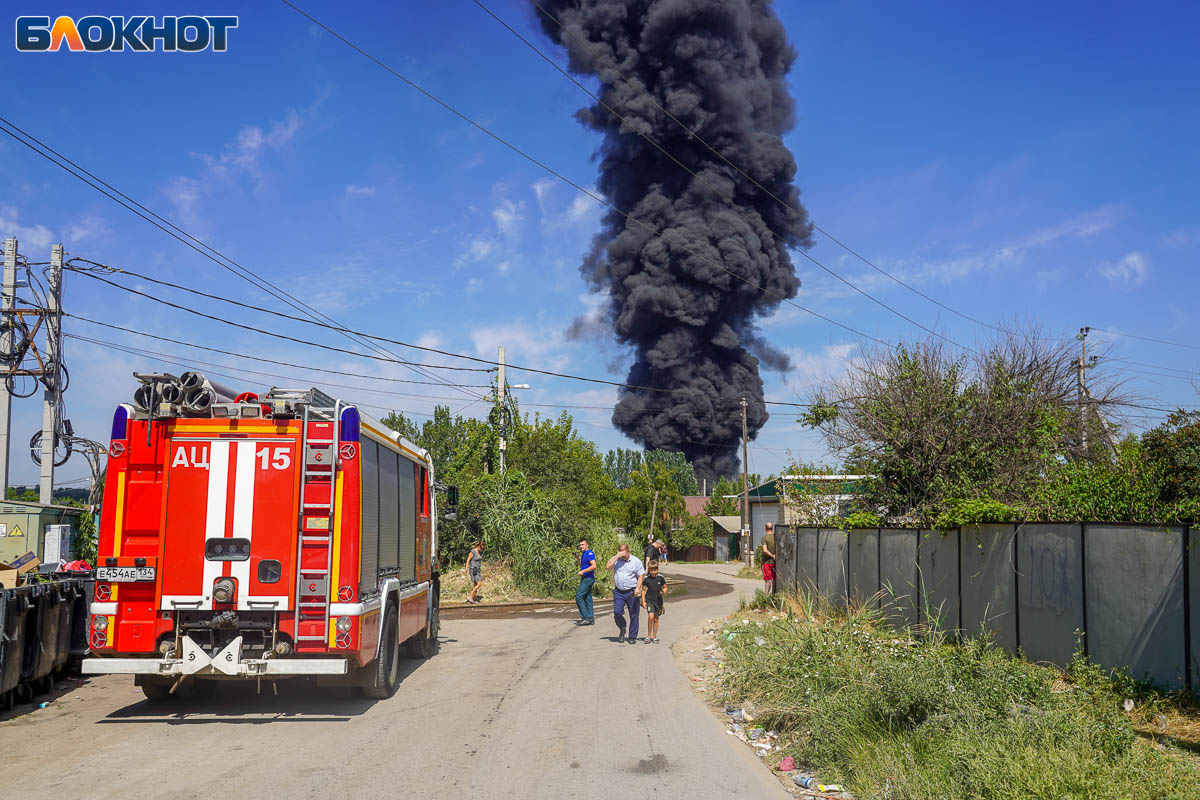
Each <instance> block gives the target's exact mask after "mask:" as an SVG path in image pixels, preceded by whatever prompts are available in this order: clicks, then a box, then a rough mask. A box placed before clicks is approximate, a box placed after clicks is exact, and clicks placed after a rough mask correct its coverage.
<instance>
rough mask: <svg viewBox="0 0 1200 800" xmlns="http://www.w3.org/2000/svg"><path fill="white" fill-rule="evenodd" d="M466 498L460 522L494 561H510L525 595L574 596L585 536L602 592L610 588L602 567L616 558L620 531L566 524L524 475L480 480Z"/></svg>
mask: <svg viewBox="0 0 1200 800" xmlns="http://www.w3.org/2000/svg"><path fill="white" fill-rule="evenodd" d="M463 497H464V500H463V502H462V505H461V506H460V510H459V518H460V522H461V523H462V524H463V527H464V530H466V531H468V532H469V533H470V534H471V536H472V537H473V538H475V540H477V541H482V542H483V543H484V548H485V551H486V553H487V554H488V555H489V556H490V557H507V558H508V559H509V562H510V565H511V568H512V573H513V580H514V581H515V582H516V584H517V586H518V587H519V588H520V589H521V590H522V591H524V592H526V593H528V594H530V595H534V596H540V597H570V596H574V594H575V589H576V588H577V586H578V585H579V574H578V572H579V555H580V553H579V547H578V543H579V538H580V536H581V535H582V536H584V537H586V538H587V539H588V542H589V543H590V544H591V546H592V549H593V550H594V551H595V552H596V560H597V562H598V566H599V567H600V569H599V570H598V573H599V574H598V575H597V583H598V584H599V586H600V590H603V589H604V588H606V587H607V586H608V583H610V582H611V579H610V578H609V577H608V573H607V572H606V571H605V570H604V562H605V561H606V560H607V558H608V556H610V555H612V553H614V552H616V547H617V535H616V529H615V528H614V527H613V526H612V525H609V524H607V523H604V522H602V521H592V522H591V523H589V524H587V525H586V526H584V527H582V528H581V527H580V526H579V525H578V524H566V522H565V521H564V519H563V516H562V513H561V511H560V509H559V508H558V506H557V505H556V504H555V503H554V502H553V501H551V500H549V499H548V498H547V497H546V496H545V495H543V494H542V493H541V492H539V491H537V490H536V489H534V488H533V487H531V486H530V484H529V481H528V479H527V478H526V477H525V476H524V474H523V473H521V472H516V471H511V470H510V471H509V472H507V473H506V474H505V475H504V476H496V475H480V476H478V477H477V478H476V479H474V480H473V481H472V482H471V484H470V486H469V491H464V492H463ZM602 554H604V555H602Z"/></svg>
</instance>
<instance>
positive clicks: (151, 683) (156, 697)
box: [138, 676, 175, 703]
mask: <svg viewBox="0 0 1200 800" xmlns="http://www.w3.org/2000/svg"><path fill="white" fill-rule="evenodd" d="M173 683H175V681H174V680H172V679H171V678H154V677H149V676H147V677H143V678H142V679H141V680H139V681H138V685H139V686H141V687H142V694H144V695H146V699H147V700H149V701H150V702H151V703H165V702H166V701H168V700H173V699H175V695H173V694H171V684H173Z"/></svg>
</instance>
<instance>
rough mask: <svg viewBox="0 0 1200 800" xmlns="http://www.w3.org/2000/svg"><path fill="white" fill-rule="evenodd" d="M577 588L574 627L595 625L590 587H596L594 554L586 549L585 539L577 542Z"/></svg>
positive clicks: (586, 542) (588, 548)
mask: <svg viewBox="0 0 1200 800" xmlns="http://www.w3.org/2000/svg"><path fill="white" fill-rule="evenodd" d="M579 549H580V551H581V552H582V555H581V556H580V557H579V588H578V589H576V590H575V605H576V606H577V607H578V608H579V619H578V620H576V622H575V624H576V625H595V624H596V614H595V612H594V611H593V610H592V587H593V586H595V585H596V554H595V553H593V552H592V548H590V547H588V541H587V539H580V540H579Z"/></svg>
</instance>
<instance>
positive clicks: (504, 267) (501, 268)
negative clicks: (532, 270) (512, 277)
mask: <svg viewBox="0 0 1200 800" xmlns="http://www.w3.org/2000/svg"><path fill="white" fill-rule="evenodd" d="M511 266H512V264H510V263H509V262H507V261H501V262H500V263H499V264H497V265H496V272H499V273H500V274H501V275H504V274H506V273H507V272H508V269H509V267H511Z"/></svg>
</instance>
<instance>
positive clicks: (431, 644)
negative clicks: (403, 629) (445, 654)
mask: <svg viewBox="0 0 1200 800" xmlns="http://www.w3.org/2000/svg"><path fill="white" fill-rule="evenodd" d="M438 617H439V614H438V609H436V608H435V609H433V624H432V625H430V626H429V629H428V630H425V629H422V630H421V632H420V633H415V634H413V635H412V636H410V637H409V639H408V641H407V642H405V643H404V645H405V647H404V652H405V655H407V656H408V657H409V658H433V657H434V656H435V655H437V651H438V628H439V623H438Z"/></svg>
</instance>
